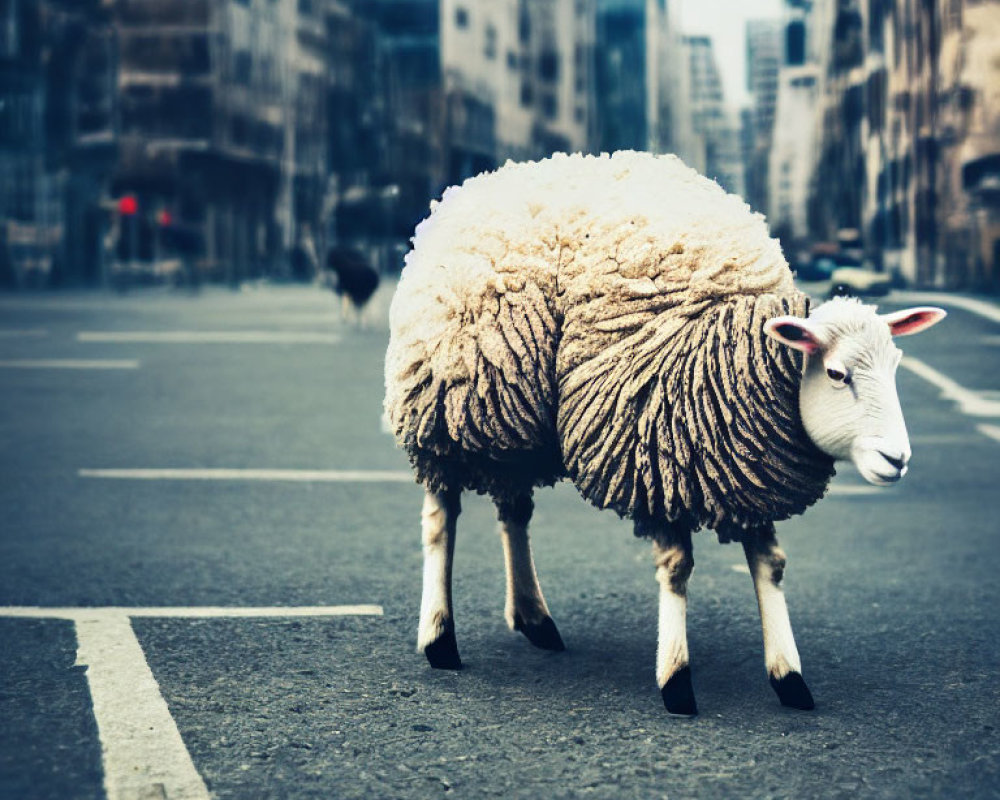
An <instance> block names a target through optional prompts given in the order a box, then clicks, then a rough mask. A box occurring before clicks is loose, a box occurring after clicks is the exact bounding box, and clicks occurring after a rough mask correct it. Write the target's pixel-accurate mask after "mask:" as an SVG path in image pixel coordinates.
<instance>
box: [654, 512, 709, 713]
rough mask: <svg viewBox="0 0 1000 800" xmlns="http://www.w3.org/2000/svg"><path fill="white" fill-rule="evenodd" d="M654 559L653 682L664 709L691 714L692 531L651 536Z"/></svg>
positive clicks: (694, 705) (694, 710) (674, 530)
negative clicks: (656, 589)
mask: <svg viewBox="0 0 1000 800" xmlns="http://www.w3.org/2000/svg"><path fill="white" fill-rule="evenodd" d="M653 560H654V562H655V564H656V580H657V582H658V583H659V584H660V615H659V636H658V639H657V647H656V682H657V685H658V686H659V687H660V695H661V697H662V698H663V704H664V706H666V708H667V711H669V712H670V713H671V714H678V715H682V716H692V715H694V714H697V713H698V706H697V703H695V699H694V690H693V688H692V686H691V667H690V665H689V660H688V645H687V583H688V578H689V577H690V576H691V570H692V569H694V558H693V557H692V551H691V532H690V531H689V530H687V529H683V528H671V529H669V530H667V531H661V532H658V533H657V534H656V535H655V536H654V539H653Z"/></svg>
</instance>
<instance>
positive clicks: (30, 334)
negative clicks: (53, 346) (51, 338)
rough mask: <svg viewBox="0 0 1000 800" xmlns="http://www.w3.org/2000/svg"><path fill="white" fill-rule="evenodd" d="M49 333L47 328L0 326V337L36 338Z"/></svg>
mask: <svg viewBox="0 0 1000 800" xmlns="http://www.w3.org/2000/svg"><path fill="white" fill-rule="evenodd" d="M48 335H49V332H48V331H47V330H46V329H45V328H0V339H35V338H39V337H42V336H48Z"/></svg>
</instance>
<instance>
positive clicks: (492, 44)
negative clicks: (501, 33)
mask: <svg viewBox="0 0 1000 800" xmlns="http://www.w3.org/2000/svg"><path fill="white" fill-rule="evenodd" d="M483 55H484V56H486V58H487V59H488V60H490V61H493V60H494V59H495V58H496V57H497V29H496V28H495V27H494V26H493V24H492V23H491V24H489V25H487V26H486V42H485V45H484V47H483Z"/></svg>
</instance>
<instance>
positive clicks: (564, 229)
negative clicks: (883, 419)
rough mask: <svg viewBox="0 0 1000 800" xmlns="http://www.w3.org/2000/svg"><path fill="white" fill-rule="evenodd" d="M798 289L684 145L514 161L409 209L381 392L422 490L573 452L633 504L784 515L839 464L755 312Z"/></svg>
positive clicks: (624, 508)
mask: <svg viewBox="0 0 1000 800" xmlns="http://www.w3.org/2000/svg"><path fill="white" fill-rule="evenodd" d="M805 306H806V301H805V298H804V296H803V295H801V294H800V293H798V292H796V291H795V289H794V285H793V281H792V276H791V272H790V271H789V269H788V266H787V264H786V263H785V260H784V258H783V257H782V255H781V251H780V247H779V246H778V244H777V242H776V241H775V240H773V239H771V238H770V236H769V235H768V232H767V229H766V226H765V225H764V222H763V219H762V218H761V217H760V216H759V215H754V214H752V213H751V212H750V210H749V208H748V207H747V206H746V205H745V204H744V203H743V202H742V201H741V200H740V199H739V198H737V197H734V196H732V195H727V194H726V193H725V192H723V191H722V190H721V189H720V188H719V187H718V185H716V184H715V183H714V182H712V181H709V180H707V179H705V178H703V177H701V176H699V175H698V174H697V173H695V172H694V171H693V170H690V169H688V168H687V167H685V166H684V165H683V164H682V163H681V162H680V161H679V160H677V159H676V158H672V157H653V156H649V155H646V154H638V153H622V154H615V156H613V157H610V158H609V157H606V156H605V157H603V158H593V157H581V156H572V157H567V156H562V157H555V158H553V159H549V160H546V161H544V162H539V163H532V164H510V165H508V166H506V167H504V168H503V169H501V170H499V171H498V172H496V173H492V174H489V175H483V176H479V177H477V178H475V179H472V180H470V181H467V182H466V183H465V184H464V185H463V186H461V187H456V188H453V189H450V190H448V191H447V192H446V193H445V196H444V198H443V199H442V202H441V203H440V204H438V205H437V207H436V208H435V210H434V212H433V213H432V215H431V216H430V217H429V218H428V219H427V220H425V221H424V222H423V223H422V224H421V225H420V226H419V227H418V229H417V233H416V235H415V237H414V248H413V250H412V251H411V253H410V254H409V256H408V258H407V266H406V269H404V272H403V276H402V279H401V281H400V285H399V288H398V290H397V293H396V297H395V298H394V300H393V306H392V309H391V312H390V325H391V328H392V340H391V343H390V346H389V351H388V354H387V361H386V389H387V391H386V410H387V412H388V414H389V418H390V420H391V422H392V425H393V428H394V430H395V432H396V435H397V439H398V441H399V442H400V443H401V444H402V445H403V446H404V447H405V448H406V449H407V451H408V452H409V453H410V456H411V460H412V461H413V463H414V465H415V467H416V469H417V473H418V479H420V480H421V481H423V482H424V483H425V484H427V485H428V486H430V487H431V488H434V487H436V486H441V485H448V484H450V485H455V484H459V485H463V486H467V487H469V488H476V489H479V490H481V491H492V490H497V491H503V490H504V487H506V488H508V489H509V487H510V486H512V485H520V486H526V485H527V486H530V485H532V484H544V483H551V482H553V481H554V480H556V479H557V478H558V477H559V476H560V475H561V474H563V472H564V471H567V472H568V474H569V475H570V477H571V478H572V479H573V480H574V482H575V483H576V484H577V486H578V487H579V488H580V490H581V492H582V493H583V494H584V495H585V496H586V497H587V498H588V499H590V500H591V501H592V502H593V503H594V504H595V505H597V506H599V507H602V508H604V507H608V508H613V509H615V510H616V511H618V512H619V513H621V514H623V515H627V516H633V517H634V516H645V515H654V516H661V515H665V516H667V517H669V518H671V519H673V518H676V517H677V516H679V515H681V514H689V515H693V516H694V517H696V518H697V519H698V520H699V521H700V522H701V523H702V524H705V525H710V526H713V527H722V526H725V525H727V524H729V523H737V524H739V523H746V522H753V521H759V520H764V519H780V518H783V517H785V516H788V515H790V514H792V513H796V512H797V511H801V510H802V509H803V508H805V506H806V505H808V504H809V503H811V502H813V501H814V500H815V499H817V498H818V497H819V496H820V495H821V494H822V493H823V491H824V489H825V485H826V480H827V479H828V477H829V475H830V472H831V470H830V463H829V459H826V458H825V457H823V456H821V455H820V454H818V451H816V450H815V448H814V447H812V445H811V443H809V441H808V439H807V437H806V436H805V433H804V431H802V430H801V423H800V422H799V420H798V406H797V391H798V376H799V373H798V368H799V366H800V364H799V361H798V357H797V356H796V355H795V354H794V353H793V352H791V351H789V350H787V349H786V348H783V347H781V346H779V345H777V344H776V343H774V342H773V341H771V340H770V339H766V337H765V336H764V334H763V330H762V326H763V322H764V321H765V320H766V319H767V318H768V317H770V316H774V315H776V314H783V313H800V314H804V313H805V311H806V307H805ZM765 412H766V413H765Z"/></svg>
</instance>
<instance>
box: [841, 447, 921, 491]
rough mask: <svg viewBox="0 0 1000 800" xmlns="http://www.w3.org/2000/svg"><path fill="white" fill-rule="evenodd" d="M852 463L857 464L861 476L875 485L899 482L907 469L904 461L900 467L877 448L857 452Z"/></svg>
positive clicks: (888, 484) (890, 484)
mask: <svg viewBox="0 0 1000 800" xmlns="http://www.w3.org/2000/svg"><path fill="white" fill-rule="evenodd" d="M854 464H855V466H857V468H858V472H860V473H861V477H863V478H864V479H865V480H866V481H868V483H871V484H873V485H875V486H892V485H893V484H895V483H899V481H900V479H901V478H902V477H903V476H904V475H906V473H907V469H908V468H907V466H906V464H905V462H904V463H903V466H902V468H900V467H898V466H897V465H896V464H893V463H892V462H890V461H889V460H888V459H887V458H886V457H885V456H884V455H883V454H882V453H881V452H880V451H878V450H874V451H872V450H867V451H864V452H862V453H858V457H856V458H855V459H854Z"/></svg>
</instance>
